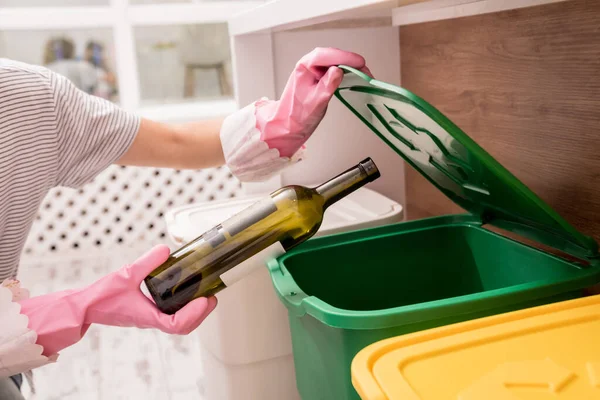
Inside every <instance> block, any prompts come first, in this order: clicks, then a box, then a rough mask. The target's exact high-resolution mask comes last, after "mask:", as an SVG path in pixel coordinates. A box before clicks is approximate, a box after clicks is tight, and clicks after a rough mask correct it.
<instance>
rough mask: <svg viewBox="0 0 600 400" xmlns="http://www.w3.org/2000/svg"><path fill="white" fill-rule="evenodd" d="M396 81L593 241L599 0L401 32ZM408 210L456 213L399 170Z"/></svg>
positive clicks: (598, 229)
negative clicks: (399, 81) (404, 180)
mask: <svg viewBox="0 0 600 400" xmlns="http://www.w3.org/2000/svg"><path fill="white" fill-rule="evenodd" d="M400 43H401V44H400V53H401V57H402V62H401V73H402V86H404V87H406V88H407V89H409V90H411V91H413V92H414V93H416V94H418V95H419V96H421V97H423V98H424V99H426V100H427V101H429V102H431V103H432V104H433V105H434V106H436V107H437V108H439V109H440V110H441V111H442V112H443V113H445V114H446V115H447V116H448V117H449V118H450V119H451V120H453V121H454V122H455V123H456V124H457V125H458V126H459V127H461V128H462V129H463V130H464V131H465V132H466V133H467V134H469V135H470V136H471V137H473V138H474V139H475V140H476V141H477V142H478V143H479V144H480V145H481V146H482V147H483V148H484V149H486V150H487V151H488V152H489V153H491V154H492V155H493V156H494V157H496V158H497V159H498V160H499V161H500V162H501V163H502V164H503V165H504V166H506V167H507V168H508V169H509V170H510V171H511V172H512V173H513V174H515V175H516V176H517V177H518V178H519V179H521V180H522V181H523V182H524V183H525V184H526V185H528V186H529V187H530V188H532V189H533V191H534V192H536V193H537V194H538V195H539V196H540V197H542V198H543V199H544V200H545V201H546V202H548V203H549V204H550V205H551V206H552V207H554V208H555V209H556V210H557V211H558V212H559V213H560V214H561V215H563V216H564V217H565V218H566V219H567V220H568V221H570V222H571V223H572V224H574V225H575V226H576V227H577V228H578V229H579V230H581V231H583V232H585V233H587V234H589V235H592V236H594V237H595V238H596V239H597V240H600V1H596V0H589V1H585V0H572V1H569V2H565V3H557V4H552V5H545V6H539V7H533V8H529V9H521V10H514V11H508V12H502V13H496V14H488V15H482V16H474V17H467V18H460V19H455V20H449V21H440V22H432V23H424V24H419V25H412V26H406V27H402V28H401V29H400ZM406 186H407V204H406V208H407V216H408V218H409V219H416V218H423V217H426V216H432V215H442V214H449V213H456V212H461V210H460V209H458V207H456V206H454V204H453V203H451V202H450V201H449V200H447V199H446V198H445V197H444V196H442V195H441V194H440V193H439V192H437V191H436V190H435V189H434V188H433V187H432V186H431V185H430V184H429V183H428V182H427V181H426V180H425V179H424V178H422V177H421V176H420V175H419V174H418V173H416V172H415V171H414V170H412V169H411V168H407V183H406Z"/></svg>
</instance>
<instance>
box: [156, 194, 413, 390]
mask: <svg viewBox="0 0 600 400" xmlns="http://www.w3.org/2000/svg"><path fill="white" fill-rule="evenodd" d="M260 198H261V197H245V198H242V199H234V200H229V201H221V202H211V203H206V204H199V205H198V204H197V205H190V206H186V207H182V208H178V209H174V210H172V211H170V212H168V213H167V214H166V219H167V229H168V232H169V236H170V238H171V240H173V241H174V242H175V244H176V245H178V246H180V245H182V244H184V243H186V242H188V241H191V240H193V239H194V238H196V237H198V236H199V235H201V234H202V233H204V232H205V231H207V230H208V229H210V228H212V227H213V226H215V225H217V224H219V223H221V222H222V221H224V220H225V219H227V218H229V217H230V216H232V215H233V214H235V213H237V212H238V211H241V210H242V209H244V208H245V207H247V206H249V205H251V204H252V203H253V202H255V201H256V200H257V199H260ZM401 220H402V206H401V205H400V204H398V203H396V202H394V201H392V200H390V199H388V198H386V197H385V196H382V195H380V194H379V193H376V192H374V191H372V190H370V189H367V188H361V189H359V190H357V191H356V192H354V193H353V194H351V195H350V196H348V197H346V198H344V199H342V200H340V201H339V202H337V203H335V204H333V205H332V206H331V207H330V208H329V209H328V210H327V211H326V212H325V218H324V221H323V224H322V226H321V229H320V230H319V232H318V233H317V234H316V235H315V236H323V235H327V234H333V233H338V232H344V231H350V230H356V229H360V228H367V227H373V226H378V225H384V224H389V223H394V222H400V221H401ZM259 256H260V255H257V256H255V257H253V258H252V259H250V260H251V262H256V263H260V264H263V265H264V264H265V262H266V260H264V259H260V257H259ZM217 298H218V300H219V305H218V306H217V308H216V310H215V311H214V312H213V313H212V314H211V315H210V316H209V317H208V318H207V319H206V320H205V321H204V323H203V324H202V326H201V327H200V328H199V329H198V334H199V335H200V342H201V346H202V354H203V355H202V363H203V367H202V370H203V371H204V376H203V378H202V379H201V380H200V381H199V389H200V392H201V393H203V399H206V400H233V399H235V400H239V399H248V400H296V399H299V395H298V393H297V389H296V381H295V376H294V364H293V357H292V344H291V337H290V331H289V324H288V313H287V310H286V309H285V307H284V306H283V304H281V302H280V301H279V299H278V298H277V295H276V294H275V290H274V289H273V286H272V283H271V278H270V277H269V273H268V270H267V268H266V267H265V268H257V269H256V270H255V271H254V272H253V273H251V274H250V275H249V276H247V277H245V278H244V279H242V280H241V281H239V282H236V283H235V284H233V285H232V286H230V287H228V288H227V290H224V291H222V292H220V293H219V294H218V295H217Z"/></svg>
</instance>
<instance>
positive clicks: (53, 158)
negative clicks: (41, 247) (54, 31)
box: [0, 59, 140, 282]
mask: <svg viewBox="0 0 600 400" xmlns="http://www.w3.org/2000/svg"><path fill="white" fill-rule="evenodd" d="M139 123H140V119H139V118H138V117H137V116H135V115H132V114H129V113H127V112H125V111H124V110H122V109H120V108H119V107H117V106H115V105H114V104H112V103H110V102H108V101H106V100H103V99H100V98H98V97H93V96H90V95H88V94H86V93H84V92H82V91H81V90H79V89H77V88H76V87H75V86H74V85H73V84H72V83H71V82H69V81H68V80H67V79H66V78H65V77H63V76H62V75H58V74H56V73H54V72H51V71H50V70H48V69H46V68H42V67H38V66H32V65H28V64H23V63H19V62H16V61H11V60H6V59H0V282H1V281H2V280H4V279H6V278H9V277H14V276H16V274H17V269H18V265H19V258H20V256H21V252H22V250H23V245H24V243H25V239H26V238H27V234H28V232H29V230H30V228H31V225H32V223H33V220H34V218H35V216H36V214H37V210H38V208H39V206H40V204H41V202H42V200H43V199H44V197H45V195H46V194H47V192H48V190H49V189H50V188H52V187H54V186H66V187H73V188H77V187H80V186H82V185H83V184H85V183H87V182H89V181H90V180H92V179H93V178H94V177H95V176H96V175H98V174H99V173H100V172H101V171H102V170H104V169H105V168H106V167H108V166H109V165H110V164H112V163H114V162H115V161H116V160H118V159H119V158H120V157H121V156H122V155H123V154H124V153H125V152H126V151H127V149H129V146H130V145H131V144H132V142H133V139H134V138H135V135H136V134H137V131H138V128H139Z"/></svg>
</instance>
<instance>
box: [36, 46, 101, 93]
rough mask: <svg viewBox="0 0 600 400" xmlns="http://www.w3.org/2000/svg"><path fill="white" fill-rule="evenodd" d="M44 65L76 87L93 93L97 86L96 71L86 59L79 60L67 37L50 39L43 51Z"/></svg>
mask: <svg viewBox="0 0 600 400" xmlns="http://www.w3.org/2000/svg"><path fill="white" fill-rule="evenodd" d="M44 66H45V67H46V68H48V69H49V70H51V71H53V72H56V73H57V74H60V75H62V76H64V77H65V78H67V79H68V80H69V81H70V82H71V83H72V84H73V85H75V86H76V87H77V88H79V89H81V90H83V91H84V92H86V93H89V94H94V90H95V88H96V87H97V86H98V83H99V82H98V79H99V78H98V72H97V71H96V68H95V67H94V65H93V64H92V63H91V62H89V61H87V60H79V59H77V57H76V54H75V44H74V43H73V41H72V40H71V39H69V38H65V37H60V38H53V39H50V40H49V41H48V42H47V43H46V48H45V51H44Z"/></svg>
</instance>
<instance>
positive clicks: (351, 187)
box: [315, 158, 380, 208]
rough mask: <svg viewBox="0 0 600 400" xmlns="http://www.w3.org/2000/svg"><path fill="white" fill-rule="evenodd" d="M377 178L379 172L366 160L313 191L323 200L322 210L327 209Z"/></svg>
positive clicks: (370, 161)
mask: <svg viewBox="0 0 600 400" xmlns="http://www.w3.org/2000/svg"><path fill="white" fill-rule="evenodd" d="M379 176H380V174H379V170H378V169H377V167H376V166H375V163H374V162H373V161H372V160H371V159H370V158H368V159H366V160H364V161H362V162H361V163H360V164H358V165H357V166H356V167H353V168H350V169H349V170H347V171H345V172H343V173H341V174H340V175H338V176H336V177H335V178H333V179H331V180H329V181H327V182H325V183H324V184H322V185H321V186H319V187H317V188H315V190H316V192H317V193H319V194H320V195H321V196H322V197H323V198H324V199H325V204H324V205H323V208H327V207H329V206H330V205H332V204H333V203H335V202H337V201H338V200H340V199H342V198H344V197H346V196H348V195H349V194H350V193H352V192H354V191H356V190H357V189H359V188H361V187H363V186H364V185H366V184H367V183H369V182H372V181H374V180H375V179H377V178H379Z"/></svg>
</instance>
